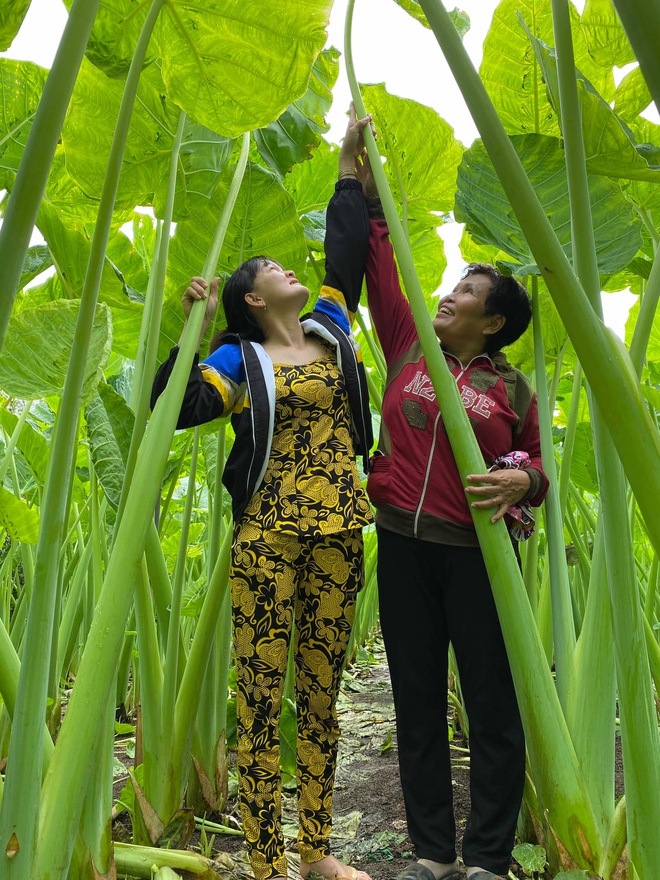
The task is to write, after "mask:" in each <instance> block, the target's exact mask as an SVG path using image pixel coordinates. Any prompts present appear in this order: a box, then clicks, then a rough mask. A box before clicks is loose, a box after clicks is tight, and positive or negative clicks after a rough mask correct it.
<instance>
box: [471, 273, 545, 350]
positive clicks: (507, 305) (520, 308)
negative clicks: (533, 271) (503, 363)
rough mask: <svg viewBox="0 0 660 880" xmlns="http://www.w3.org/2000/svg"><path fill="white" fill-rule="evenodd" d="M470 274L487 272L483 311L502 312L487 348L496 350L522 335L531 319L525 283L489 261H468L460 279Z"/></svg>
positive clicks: (497, 313)
mask: <svg viewBox="0 0 660 880" xmlns="http://www.w3.org/2000/svg"><path fill="white" fill-rule="evenodd" d="M470 275H486V276H487V277H488V278H490V282H491V287H490V291H489V292H488V298H487V300H486V303H485V305H484V315H502V317H503V318H504V319H505V321H504V326H503V327H502V328H501V329H500V330H498V331H497V333H493V335H492V336H489V337H488V342H487V345H486V350H487V352H488V354H495V352H496V351H499V350H500V349H501V348H504V346H505V345H511V344H512V343H513V342H515V341H516V340H517V339H520V337H521V336H522V335H523V333H524V332H525V330H527V328H528V327H529V322H530V321H531V320H532V301H531V299H530V296H529V294H528V293H527V291H526V290H525V288H524V286H523V285H522V284H521V283H520V282H519V281H516V279H515V278H514V277H513V275H503V274H502V273H501V272H498V271H497V269H496V268H495V267H494V266H491V265H490V263H470V264H469V266H467V267H466V269H465V270H464V272H463V275H462V276H461V280H462V279H463V278H468V277H469V276H470Z"/></svg>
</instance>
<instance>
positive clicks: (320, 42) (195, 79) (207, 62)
mask: <svg viewBox="0 0 660 880" xmlns="http://www.w3.org/2000/svg"><path fill="white" fill-rule="evenodd" d="M124 5H125V6H128V2H127V0H126V2H125V3H124ZM331 8H332V0H296V2H291V0H251V2H250V3H242V2H239V0H223V2H221V3H219V2H217V0H201V2H200V0H197V2H192V0H172V2H170V3H168V4H167V6H166V7H165V9H163V11H162V13H161V15H160V18H159V20H158V24H157V26H156V33H157V40H158V44H159V46H160V54H161V57H162V59H163V79H164V81H165V85H166V88H167V92H168V94H169V96H170V98H171V99H172V100H173V101H175V102H176V103H177V104H178V105H179V106H180V107H182V108H183V109H184V110H185V111H186V113H187V114H188V115H189V116H190V117H191V118H192V119H194V120H195V121H196V122H200V123H202V124H203V125H206V126H207V127H208V128H210V129H211V130H212V131H216V132H218V133H219V134H223V135H225V136H226V137H237V136H238V135H240V134H243V132H245V131H250V130H252V129H255V128H262V127H263V126H265V125H269V124H270V123H271V122H272V121H273V120H274V119H277V117H278V116H280V115H281V114H282V113H283V112H284V110H285V109H286V108H287V107H288V106H289V104H291V103H292V102H293V101H295V100H296V99H297V98H299V97H300V96H301V95H303V94H304V92H305V89H306V88H307V81H308V79H309V74H310V70H311V67H312V64H313V63H314V61H315V60H316V57H317V55H318V54H319V52H320V51H321V49H322V48H323V46H324V45H325V41H326V38H327V35H326V31H325V29H326V27H327V24H328V20H329V15H330V10H331Z"/></svg>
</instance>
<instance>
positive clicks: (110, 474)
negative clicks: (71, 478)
mask: <svg viewBox="0 0 660 880" xmlns="http://www.w3.org/2000/svg"><path fill="white" fill-rule="evenodd" d="M85 421H86V423H87V435H88V437H89V449H90V453H91V456H92V461H93V463H94V470H95V471H96V474H97V475H98V478H99V482H100V483H101V486H102V488H103V491H104V492H105V496H106V498H107V499H108V502H109V503H110V505H111V507H113V509H114V510H117V507H118V506H119V499H120V497H121V488H122V484H123V482H124V473H125V470H126V461H127V460H128V450H129V447H130V442H131V431H132V427H133V422H134V418H133V412H132V410H131V409H130V408H129V407H128V406H127V404H126V401H125V400H124V398H123V397H122V396H121V395H120V394H117V392H116V391H114V390H113V388H112V387H111V386H110V385H108V384H107V383H105V382H101V383H100V384H99V386H98V390H97V391H95V392H94V396H93V397H92V399H91V401H90V402H89V404H88V405H87V406H86V408H85Z"/></svg>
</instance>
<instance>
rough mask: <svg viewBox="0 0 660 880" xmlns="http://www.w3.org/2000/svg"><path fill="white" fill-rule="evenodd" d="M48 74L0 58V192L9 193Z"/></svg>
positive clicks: (40, 69) (41, 68) (35, 67)
mask: <svg viewBox="0 0 660 880" xmlns="http://www.w3.org/2000/svg"><path fill="white" fill-rule="evenodd" d="M47 75H48V71H47V70H44V69H43V67H39V66H38V65H36V64H33V63H32V62H31V61H9V60H8V59H7V58H0V101H1V102H2V103H1V104H0V188H2V187H7V188H8V189H11V185H12V182H13V179H14V175H15V174H16V171H17V170H18V166H19V164H20V161H21V157H22V155H23V148H24V147H25V143H26V141H27V139H28V135H29V134H30V128H31V127H32V122H33V120H34V114H35V113H36V112H37V106H38V104H39V99H40V98H41V92H42V90H43V87H44V83H45V82H46V76H47Z"/></svg>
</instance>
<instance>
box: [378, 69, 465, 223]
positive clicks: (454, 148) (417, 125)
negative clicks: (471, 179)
mask: <svg viewBox="0 0 660 880" xmlns="http://www.w3.org/2000/svg"><path fill="white" fill-rule="evenodd" d="M362 95H363V97H364V102H365V105H366V107H367V110H368V111H369V112H370V113H371V114H373V117H374V122H375V124H376V128H377V130H378V138H379V143H380V144H381V145H382V146H383V148H384V149H383V152H384V154H385V155H386V156H387V161H386V163H385V171H386V173H387V176H388V180H389V183H390V186H391V187H392V192H393V194H394V197H395V199H396V201H397V202H398V203H399V204H403V200H404V193H403V190H405V199H406V203H407V209H408V217H409V218H411V219H415V220H419V221H424V222H426V224H427V225H430V226H439V225H440V224H441V222H442V220H441V218H439V217H430V216H429V214H430V212H432V211H433V212H441V213H443V212H449V211H450V210H451V209H452V205H453V193H454V190H455V188H456V170H457V168H458V165H459V163H460V161H461V155H462V153H463V146H462V144H461V143H460V141H457V140H456V138H455V137H454V130H453V129H452V127H451V126H450V125H449V124H448V123H447V122H445V121H444V119H442V118H441V117H440V116H439V115H438V114H437V112H436V111H435V110H432V109H431V108H430V107H425V106H424V105H423V104H418V103H417V102H416V101H411V100H409V99H408V98H398V97H396V96H395V95H390V94H389V93H388V92H387V91H386V89H385V87H384V86H383V85H374V86H364V87H363V89H362Z"/></svg>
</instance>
